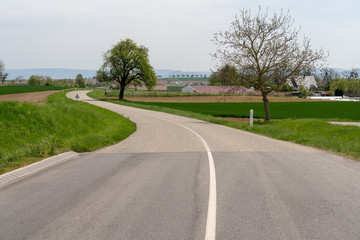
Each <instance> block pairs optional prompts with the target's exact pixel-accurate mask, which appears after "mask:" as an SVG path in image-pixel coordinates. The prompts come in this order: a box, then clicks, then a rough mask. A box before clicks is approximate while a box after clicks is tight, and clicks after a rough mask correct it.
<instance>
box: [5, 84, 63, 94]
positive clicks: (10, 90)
mask: <svg viewBox="0 0 360 240" xmlns="http://www.w3.org/2000/svg"><path fill="white" fill-rule="evenodd" d="M66 88H67V87H53V86H33V85H8V86H1V87H0V95H4V94H14V93H28V92H42V91H52V90H63V89H66Z"/></svg>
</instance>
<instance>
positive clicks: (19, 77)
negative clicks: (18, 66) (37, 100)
mask: <svg viewBox="0 0 360 240" xmlns="http://www.w3.org/2000/svg"><path fill="white" fill-rule="evenodd" d="M24 80H25V78H24V76H22V75H19V76H17V77H16V78H15V81H16V82H18V83H20V85H21V82H22V81H24Z"/></svg>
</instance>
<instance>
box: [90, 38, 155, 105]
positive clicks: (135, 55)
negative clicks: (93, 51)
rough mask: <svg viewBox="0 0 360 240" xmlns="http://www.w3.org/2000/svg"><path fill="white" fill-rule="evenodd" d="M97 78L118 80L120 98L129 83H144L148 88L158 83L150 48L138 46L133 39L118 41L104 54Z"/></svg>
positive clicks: (108, 80) (104, 80) (100, 79)
mask: <svg viewBox="0 0 360 240" xmlns="http://www.w3.org/2000/svg"><path fill="white" fill-rule="evenodd" d="M96 78H97V79H98V80H99V81H103V82H110V81H115V82H117V83H118V84H119V86H120V94H119V99H123V98H124V90H125V87H126V86H127V85H129V84H134V85H142V84H144V85H145V86H146V87H147V88H148V89H152V88H153V87H154V86H155V85H156V76H155V72H154V70H153V67H152V66H151V65H150V63H149V58H148V49H147V48H146V47H144V46H137V44H136V43H135V42H134V41H133V40H131V39H125V40H123V41H120V42H118V43H117V44H116V45H114V46H113V48H111V49H110V50H108V51H107V52H106V53H105V54H104V63H103V65H102V66H101V67H100V69H99V70H98V71H97V73H96Z"/></svg>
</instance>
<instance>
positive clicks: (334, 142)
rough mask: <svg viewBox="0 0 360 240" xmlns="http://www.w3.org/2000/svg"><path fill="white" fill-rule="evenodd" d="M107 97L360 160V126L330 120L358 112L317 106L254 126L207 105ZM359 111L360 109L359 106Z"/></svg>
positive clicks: (93, 94) (91, 94)
mask: <svg viewBox="0 0 360 240" xmlns="http://www.w3.org/2000/svg"><path fill="white" fill-rule="evenodd" d="M101 94H102V93H101V92H99V91H98V90H95V92H91V93H89V94H88V95H89V96H91V97H94V98H99V96H101ZM106 101H109V102H113V103H117V104H122V105H127V106H132V107H138V108H144V109H149V110H154V111H162V112H167V113H171V114H176V115H180V116H185V117H190V118H196V119H200V120H203V121H208V122H212V123H216V124H221V125H224V126H228V127H232V128H236V129H240V130H245V131H249V132H253V133H256V134H260V135H265V136H268V137H272V138H275V139H280V140H285V141H291V142H295V143H299V144H302V145H306V146H312V147H316V148H319V149H323V150H328V151H332V152H335V153H338V154H341V155H344V156H347V157H351V158H354V159H358V160H359V159H360V127H355V126H340V125H332V124H329V123H328V121H330V120H344V121H348V120H351V119H352V118H355V119H353V120H357V121H359V118H356V116H357V115H356V113H355V114H349V115H346V117H344V115H341V114H340V115H339V116H338V115H336V116H337V117H333V116H332V115H331V114H326V110H324V109H318V112H317V111H315V110H314V111H312V112H311V113H312V114H313V119H300V118H299V119H290V118H287V119H278V120H272V121H270V122H268V123H263V122H261V121H255V123H254V126H253V127H250V126H249V124H248V123H236V122H232V121H228V120H226V119H222V118H219V117H216V116H214V115H211V114H208V113H209V112H211V109H207V111H205V112H204V111H201V109H200V110H199V112H195V111H194V108H191V109H192V111H188V110H186V109H176V108H169V107H165V105H162V104H147V103H139V102H128V101H118V100H106ZM326 103H328V104H330V105H325V106H328V107H329V106H330V108H331V106H332V105H331V104H332V103H334V104H335V105H337V102H326ZM280 104H283V103H280ZM293 104H296V105H297V104H298V103H297V102H296V103H293ZM301 104H307V103H305V102H304V103H300V105H301ZM185 105H186V104H185ZM335 105H334V106H335ZM345 105H346V104H345ZM207 106H213V105H207ZM225 106H226V104H225ZM272 106H273V105H271V107H270V111H271V112H273V111H274V110H273V107H272ZM348 106H351V107H350V108H351V111H355V110H356V109H354V106H358V107H360V105H359V104H357V105H353V104H349V105H348ZM345 109H346V110H345ZM345 109H343V110H342V109H339V111H340V112H341V113H344V114H345V111H348V108H345ZM328 110H329V109H328ZM259 111H260V110H259ZM262 111H263V110H262ZM319 112H320V113H321V112H322V114H323V115H321V114H320V113H319ZM357 112H359V111H358V110H357ZM286 114H287V116H291V115H290V113H286ZM286 114H284V115H283V116H286ZM316 116H317V117H318V118H319V119H314V118H316ZM319 116H323V118H322V119H321V118H320V117H319ZM326 116H328V118H326ZM329 116H331V117H329ZM340 116H342V117H340ZM309 117H310V116H309ZM294 118H295V117H294Z"/></svg>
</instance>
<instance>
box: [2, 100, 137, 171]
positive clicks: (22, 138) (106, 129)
mask: <svg viewBox="0 0 360 240" xmlns="http://www.w3.org/2000/svg"><path fill="white" fill-rule="evenodd" d="M135 129H136V126H135V124H134V123H132V122H130V121H129V120H128V119H126V118H123V117H121V116H120V115H118V114H116V113H113V112H111V111H108V110H105V109H102V108H99V107H96V106H93V105H90V104H87V103H82V102H77V101H72V100H70V99H67V98H66V97H65V93H56V94H53V95H51V96H50V97H49V98H48V101H47V103H46V104H42V105H37V104H29V103H24V102H0V136H1V139H0V174H1V173H4V172H6V171H9V170H12V169H14V168H18V167H20V166H23V165H26V164H28V163H31V162H34V161H37V160H38V159H39V158H43V157H47V156H51V155H54V154H58V153H61V152H65V151H70V150H73V151H76V152H87V151H93V150H96V149H98V148H101V147H104V146H107V145H111V144H114V143H116V142H119V141H121V140H122V139H124V138H126V137H127V136H129V135H130V134H131V133H133V132H134V131H135Z"/></svg>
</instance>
